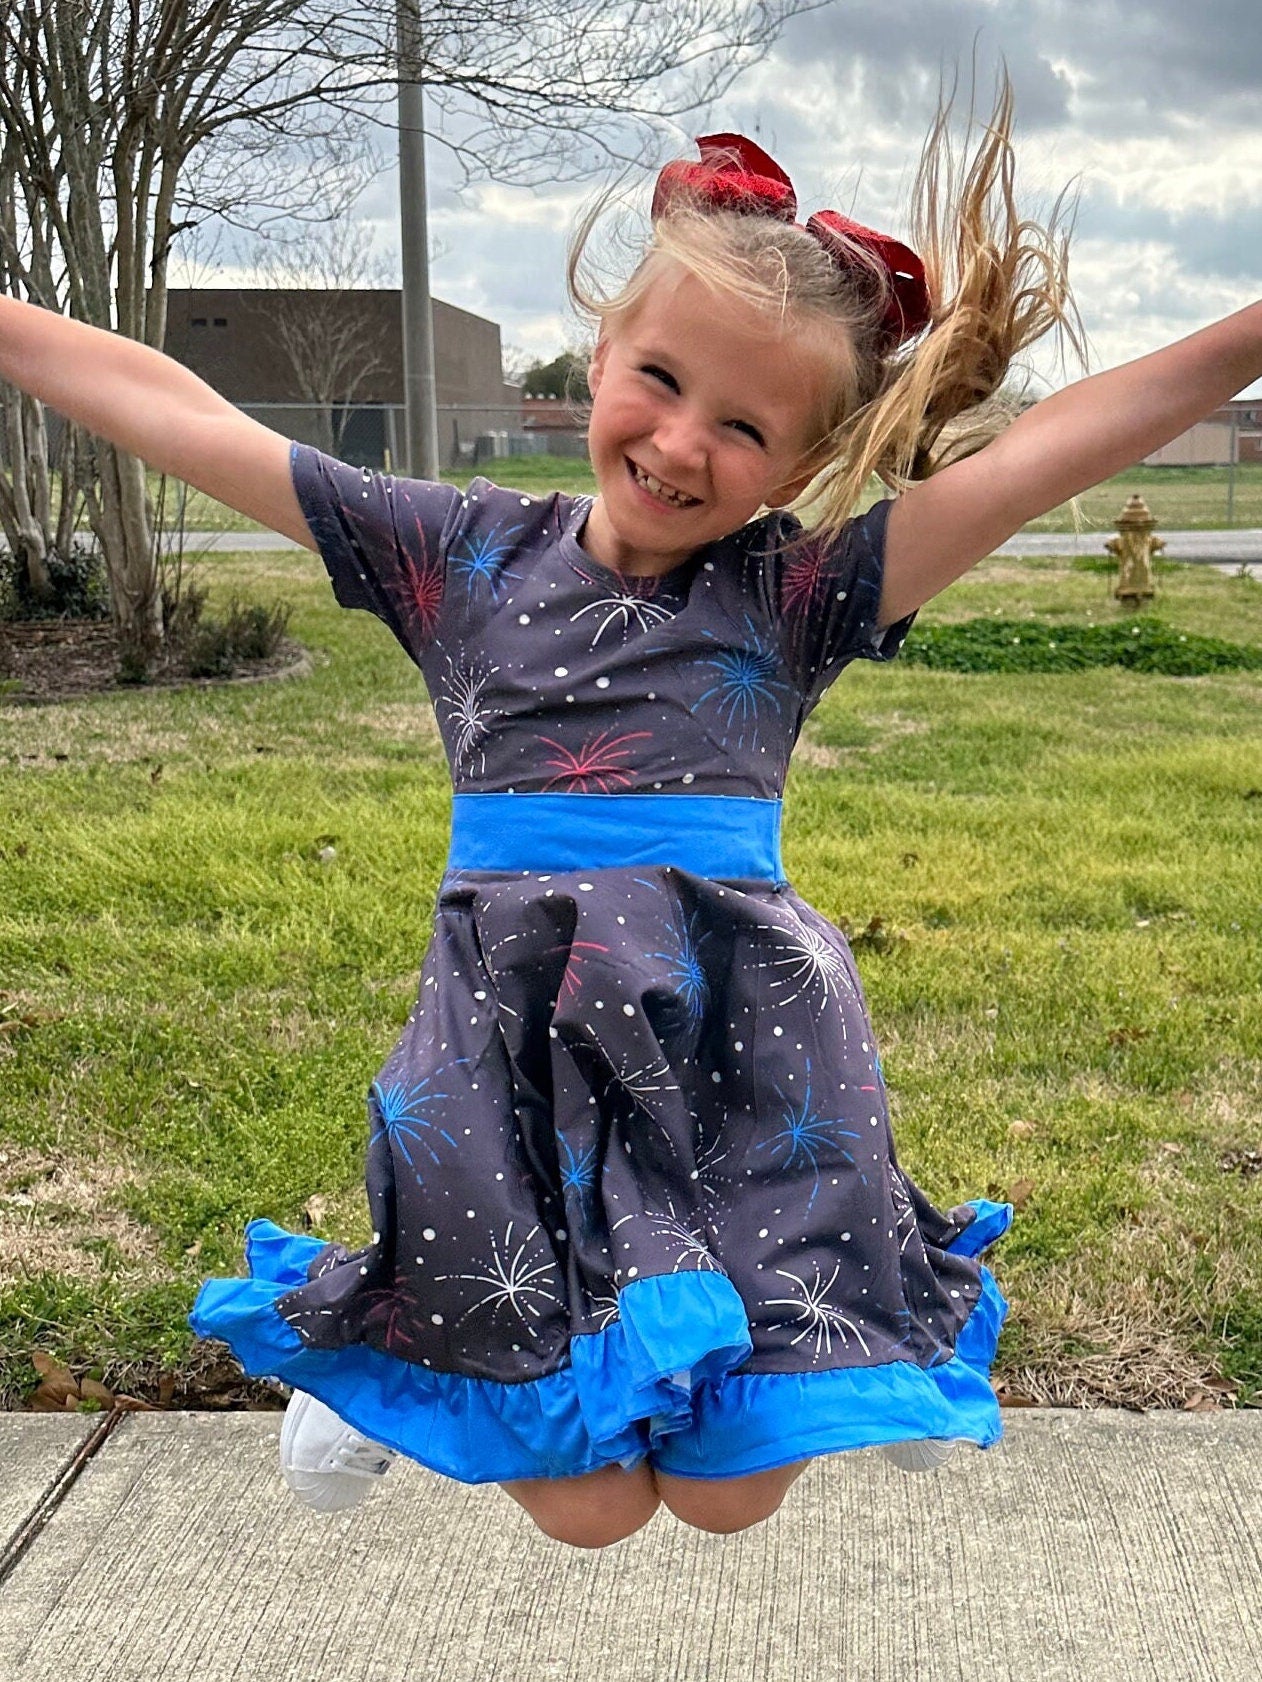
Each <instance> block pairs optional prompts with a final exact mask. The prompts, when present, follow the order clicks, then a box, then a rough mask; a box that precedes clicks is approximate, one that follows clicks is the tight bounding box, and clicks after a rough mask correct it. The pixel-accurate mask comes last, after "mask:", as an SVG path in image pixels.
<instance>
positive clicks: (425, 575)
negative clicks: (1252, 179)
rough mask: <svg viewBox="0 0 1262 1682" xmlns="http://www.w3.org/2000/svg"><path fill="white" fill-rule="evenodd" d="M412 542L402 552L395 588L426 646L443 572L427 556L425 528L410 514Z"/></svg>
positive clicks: (433, 624)
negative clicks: (399, 593)
mask: <svg viewBox="0 0 1262 1682" xmlns="http://www.w3.org/2000/svg"><path fill="white" fill-rule="evenodd" d="M412 528H413V529H412V531H411V532H410V533H409V536H410V538H411V539H412V542H411V544H410V545H409V547H408V548H407V549H406V550H405V551H404V557H403V566H402V568H401V570H400V576H399V585H400V589H401V591H402V593H403V598H404V604H405V609H406V610H407V611H408V612H409V613H410V615H411V616H412V617H413V618H414V620H415V623H416V627H417V630H418V631H419V632H420V634H421V638H422V640H423V641H425V642H428V641H429V639H430V638H431V637H432V636H433V634H434V632H435V630H436V629H437V627H438V614H439V610H440V609H441V607H442V605H443V569H442V566H441V564H440V563H439V562H438V561H437V560H436V559H435V558H434V556H433V555H431V553H430V548H429V543H428V542H427V540H426V536H425V527H424V525H423V524H422V521H421V517H420V515H419V514H417V513H415V512H413V514H412Z"/></svg>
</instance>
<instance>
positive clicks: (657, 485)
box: [635, 467, 693, 508]
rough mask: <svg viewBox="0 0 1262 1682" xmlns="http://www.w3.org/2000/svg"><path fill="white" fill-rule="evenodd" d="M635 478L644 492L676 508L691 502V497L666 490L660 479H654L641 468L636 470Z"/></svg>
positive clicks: (679, 492)
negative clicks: (647, 491) (671, 503)
mask: <svg viewBox="0 0 1262 1682" xmlns="http://www.w3.org/2000/svg"><path fill="white" fill-rule="evenodd" d="M635 476H636V478H637V479H638V481H639V482H640V484H642V485H643V486H644V488H645V489H646V490H649V491H652V493H653V495H654V496H656V497H660V498H661V500H662V501H663V502H673V503H674V504H675V505H676V507H679V508H682V507H685V506H686V505H687V504H688V503H690V502H692V501H693V498H692V497H690V496H684V494H683V493H682V491H674V490H670V489H668V488H667V487H666V486H665V485H664V484H663V483H662V481H661V480H660V479H655V478H654V477H653V475H652V474H651V473H645V472H644V470H643V469H642V468H639V467H637V468H636V470H635Z"/></svg>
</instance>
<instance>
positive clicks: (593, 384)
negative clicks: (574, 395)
mask: <svg viewBox="0 0 1262 1682" xmlns="http://www.w3.org/2000/svg"><path fill="white" fill-rule="evenodd" d="M608 355H609V340H608V338H607V337H606V334H605V330H604V328H603V327H602V328H601V331H600V337H599V338H598V339H597V340H596V348H595V350H594V351H593V352H592V357H591V361H590V362H589V363H588V364H587V389H588V391H590V392H591V394H592V396H593V397H595V395H596V393H597V392H598V391H599V389H600V382H601V380H602V379H604V377H605V358H606V357H607V356H608Z"/></svg>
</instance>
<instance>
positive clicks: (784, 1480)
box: [653, 1460, 810, 1536]
mask: <svg viewBox="0 0 1262 1682" xmlns="http://www.w3.org/2000/svg"><path fill="white" fill-rule="evenodd" d="M809 1465H810V1461H809V1460H799V1461H797V1462H796V1463H795V1464H794V1465H792V1466H777V1467H776V1468H775V1470H774V1471H770V1472H753V1473H751V1474H750V1476H749V1477H744V1478H675V1477H671V1475H670V1474H669V1473H668V1472H659V1471H656V1470H655V1471H654V1473H653V1481H654V1482H655V1484H656V1485H657V1490H658V1493H659V1494H660V1496H661V1498H662V1505H663V1506H665V1507H667V1508H669V1510H670V1511H671V1512H672V1513H674V1515H675V1517H676V1518H677V1519H682V1520H683V1522H684V1523H685V1524H691V1525H692V1526H694V1528H695V1529H697V1530H710V1531H713V1532H714V1533H715V1534H716V1535H720V1536H722V1535H728V1534H730V1533H731V1532H732V1531H734V1530H748V1529H749V1527H750V1525H753V1524H761V1523H762V1521H763V1520H764V1519H767V1518H770V1517H771V1515H772V1513H774V1512H775V1511H776V1509H777V1507H779V1505H780V1503H781V1502H782V1501H783V1500H784V1498H785V1495H786V1494H787V1493H788V1490H789V1486H790V1485H791V1484H793V1483H795V1482H796V1481H797V1479H798V1478H800V1477H801V1475H802V1473H803V1472H804V1471H805V1470H806V1468H807V1467H808V1466H809Z"/></svg>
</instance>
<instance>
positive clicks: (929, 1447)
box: [881, 1437, 955, 1472]
mask: <svg viewBox="0 0 1262 1682" xmlns="http://www.w3.org/2000/svg"><path fill="white" fill-rule="evenodd" d="M881 1453H882V1454H883V1455H884V1456H885V1458H886V1459H887V1460H888V1461H890V1462H891V1463H892V1464H893V1465H895V1466H897V1467H898V1469H899V1471H900V1472H936V1471H937V1469H938V1467H939V1466H945V1465H946V1463H947V1461H948V1460H949V1459H950V1458H951V1456H952V1455H953V1454H954V1453H955V1444H954V1442H950V1441H947V1440H945V1439H943V1438H940V1437H921V1438H919V1439H916V1440H912V1441H910V1442H905V1443H885V1444H883V1445H882V1448H881Z"/></svg>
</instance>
